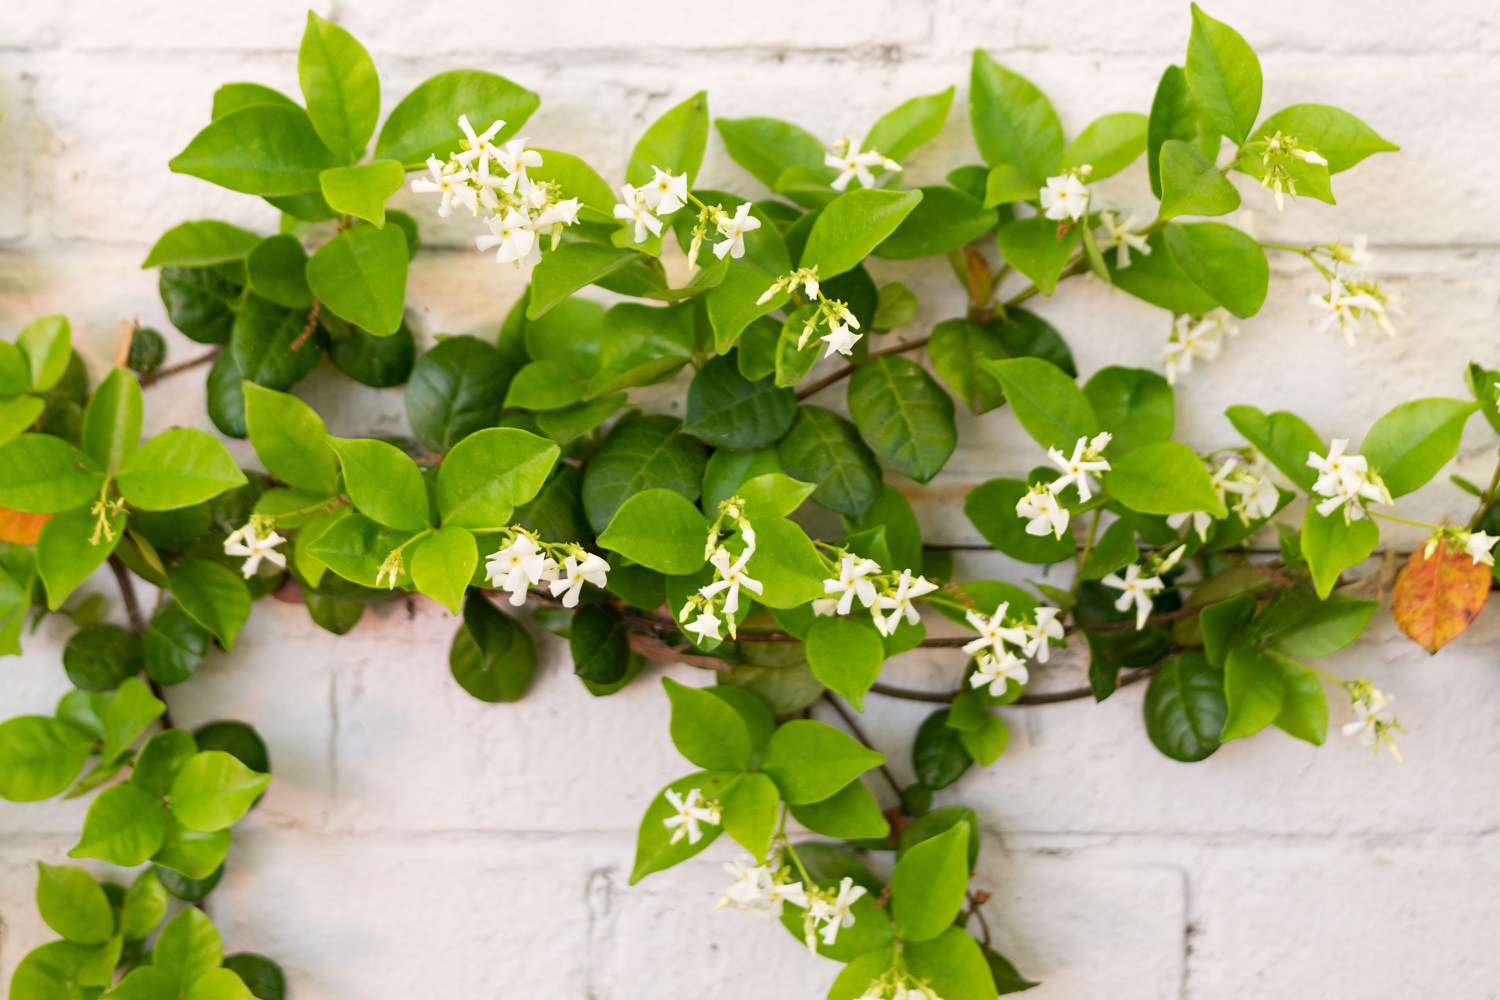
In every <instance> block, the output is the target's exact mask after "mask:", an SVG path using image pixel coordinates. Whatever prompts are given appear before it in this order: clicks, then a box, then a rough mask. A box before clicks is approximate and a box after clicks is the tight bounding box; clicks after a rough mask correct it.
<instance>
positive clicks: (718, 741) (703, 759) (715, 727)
mask: <svg viewBox="0 0 1500 1000" xmlns="http://www.w3.org/2000/svg"><path fill="white" fill-rule="evenodd" d="M662 684H663V685H664V686H665V687H666V689H667V699H668V700H669V701H670V702H671V703H672V721H671V729H670V731H671V734H672V744H673V745H674V746H676V747H677V750H678V752H679V753H681V754H682V755H683V756H684V757H686V758H687V759H688V760H689V761H691V762H692V763H694V764H696V765H698V766H699V767H701V768H703V769H704V770H708V771H745V770H748V769H749V767H750V731H749V729H748V728H747V727H746V725H745V722H744V720H743V719H741V718H740V715H739V713H738V712H736V711H735V710H734V709H733V708H732V707H730V705H729V704H728V703H727V702H725V701H722V700H720V699H719V698H716V697H714V696H713V695H712V694H709V693H708V692H707V691H704V690H702V689H699V688H691V687H688V686H686V685H684V684H679V683H677V682H676V681H674V680H672V679H671V678H670V677H665V678H663V679H662Z"/></svg>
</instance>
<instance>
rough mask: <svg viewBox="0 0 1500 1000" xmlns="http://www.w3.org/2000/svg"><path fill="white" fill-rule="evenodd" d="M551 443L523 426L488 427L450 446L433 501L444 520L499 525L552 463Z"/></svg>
mask: <svg viewBox="0 0 1500 1000" xmlns="http://www.w3.org/2000/svg"><path fill="white" fill-rule="evenodd" d="M558 454H559V452H558V448H557V445H555V444H553V443H552V442H551V441H548V440H546V439H544V438H539V437H537V436H536V435H535V434H529V433H527V432H526V431H522V430H516V429H514V428H509V427H492V428H487V429H485V430H481V431H477V432H475V433H474V434H471V435H469V436H468V437H466V438H464V439H463V440H462V441H460V442H459V443H458V444H457V445H455V446H454V448H453V450H452V451H450V452H449V453H448V455H447V456H446V457H445V458H444V459H443V464H442V466H441V467H440V468H439V470H438V479H437V505H438V512H439V514H440V515H441V518H442V522H443V524H444V525H445V526H447V525H456V526H458V527H463V528H475V529H480V528H503V527H506V526H507V525H509V524H510V521H511V515H512V514H513V513H514V512H515V509H516V508H517V507H520V506H522V505H524V504H525V503H527V502H528V501H530V500H531V498H532V497H534V496H536V495H537V492H538V491H540V490H541V488H542V484H543V483H544V482H546V480H547V476H548V474H549V473H550V472H551V471H552V468H553V466H554V465H556V463H557V458H558Z"/></svg>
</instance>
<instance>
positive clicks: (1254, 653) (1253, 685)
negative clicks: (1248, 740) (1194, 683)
mask: <svg viewBox="0 0 1500 1000" xmlns="http://www.w3.org/2000/svg"><path fill="white" fill-rule="evenodd" d="M1224 698H1225V703H1226V714H1225V718H1224V727H1223V729H1222V730H1221V731H1220V733H1219V739H1220V740H1222V741H1223V742H1225V743H1228V742H1229V741H1230V740H1237V739H1242V738H1243V737H1246V736H1253V735H1255V734H1256V733H1258V732H1260V731H1261V730H1262V729H1264V728H1266V727H1267V726H1269V725H1270V724H1271V723H1273V722H1275V721H1276V717H1277V715H1279V714H1280V712H1281V708H1282V704H1283V702H1284V701H1285V698H1286V687H1285V679H1284V677H1283V673H1282V670H1281V666H1280V664H1278V663H1277V662H1276V661H1275V660H1273V659H1272V658H1271V657H1270V656H1268V655H1267V654H1265V653H1263V652H1261V651H1260V650H1259V649H1257V648H1255V647H1254V646H1237V647H1235V648H1234V649H1232V650H1230V652H1229V657H1228V658H1227V659H1226V660H1225V661H1224Z"/></svg>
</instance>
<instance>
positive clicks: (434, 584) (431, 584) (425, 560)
mask: <svg viewBox="0 0 1500 1000" xmlns="http://www.w3.org/2000/svg"><path fill="white" fill-rule="evenodd" d="M409 565H410V568H411V582H412V583H414V584H416V587H417V590H419V591H421V592H422V593H424V594H426V595H427V596H428V597H431V598H432V599H433V600H435V601H437V602H438V603H439V604H441V605H443V606H444V607H445V608H447V609H448V610H449V611H452V612H453V613H454V614H458V613H459V611H460V610H461V609H462V608H463V602H464V591H465V590H466V589H468V586H469V581H470V579H472V578H473V576H474V570H475V569H476V568H477V567H478V565H479V551H478V549H477V548H475V545H474V536H473V535H471V534H469V532H468V531H466V530H464V529H463V528H454V527H442V528H439V529H438V530H437V531H435V532H433V533H432V534H430V535H428V536H427V537H426V538H424V539H422V540H421V541H420V542H418V543H417V544H416V545H415V546H414V547H413V548H412V550H411V557H410V559H409Z"/></svg>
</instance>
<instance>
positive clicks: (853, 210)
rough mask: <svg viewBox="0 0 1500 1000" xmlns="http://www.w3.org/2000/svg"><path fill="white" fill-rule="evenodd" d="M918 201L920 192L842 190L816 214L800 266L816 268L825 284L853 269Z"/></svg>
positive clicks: (891, 231) (871, 189)
mask: <svg viewBox="0 0 1500 1000" xmlns="http://www.w3.org/2000/svg"><path fill="white" fill-rule="evenodd" d="M921 200H922V193H921V192H920V191H887V190H881V189H874V188H855V189H854V190H852V191H845V192H844V193H843V194H841V195H839V196H838V197H837V198H835V199H833V201H831V202H829V203H828V206H827V207H826V208H824V209H823V211H821V212H820V213H818V217H817V220H816V221H815V222H813V225H812V230H811V232H809V233H808V236H807V245H806V246H805V247H803V249H802V256H801V261H800V264H799V266H800V267H816V268H817V269H818V277H819V278H821V279H822V280H824V281H827V280H828V279H829V278H832V277H834V276H836V275H840V274H843V273H844V272H845V271H849V270H852V269H853V268H854V267H856V266H857V265H858V264H859V263H860V261H862V260H864V259H865V258H866V257H867V256H869V255H870V253H871V252H872V251H873V250H874V249H875V248H876V247H877V246H879V245H880V244H881V243H883V242H885V240H886V238H887V237H889V236H890V235H891V234H892V233H894V232H895V231H896V229H897V228H898V227H899V226H900V225H901V222H902V220H904V219H905V218H906V217H907V216H908V215H910V214H911V212H912V210H913V209H915V208H916V207H917V205H918V203H920V202H921Z"/></svg>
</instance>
